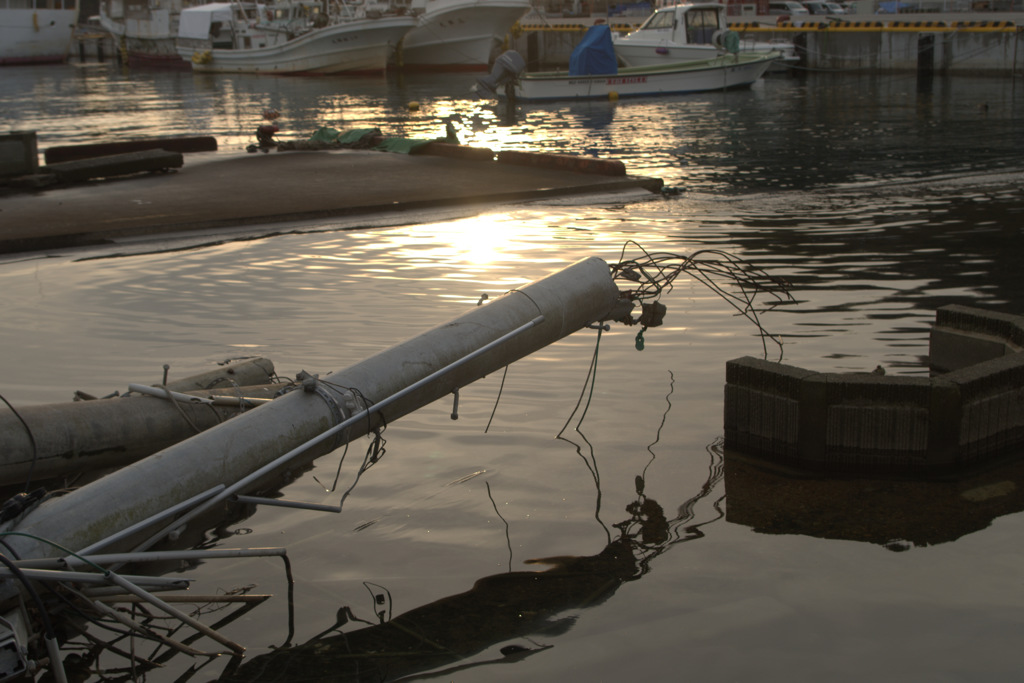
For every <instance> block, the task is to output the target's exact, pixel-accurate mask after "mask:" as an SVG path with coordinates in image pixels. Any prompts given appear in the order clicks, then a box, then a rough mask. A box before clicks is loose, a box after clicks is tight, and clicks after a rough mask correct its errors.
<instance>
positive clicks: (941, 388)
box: [724, 306, 1024, 477]
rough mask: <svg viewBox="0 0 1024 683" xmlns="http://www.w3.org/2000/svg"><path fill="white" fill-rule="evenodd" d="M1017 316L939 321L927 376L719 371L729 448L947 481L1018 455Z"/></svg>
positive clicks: (773, 459) (760, 363) (767, 458)
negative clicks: (723, 380)
mask: <svg viewBox="0 0 1024 683" xmlns="http://www.w3.org/2000/svg"><path fill="white" fill-rule="evenodd" d="M1022 341H1024V317H1021V316H1013V315H1006V314H1000V313H993V312H989V311H983V310H980V309H974V308H970V307H966V306H947V307H943V308H941V309H939V310H938V311H937V313H936V323H935V325H934V327H933V331H932V335H931V338H930V349H929V352H930V356H931V358H932V359H934V360H938V361H939V362H940V363H942V365H943V366H945V368H952V369H950V370H949V371H946V370H945V368H943V367H938V368H937V367H935V366H934V363H933V365H932V375H931V376H930V377H890V376H886V375H883V374H875V373H853V374H851V373H821V372H814V371H811V370H806V369H803V368H797V367H793V366H788V365H783V364H781V363H773V362H769V361H764V360H761V359H758V358H751V357H747V358H739V359H736V360H732V361H729V362H728V363H727V364H726V385H725V411H724V427H725V446H726V448H727V449H730V450H733V451H736V452H739V453H743V454H745V455H749V456H751V457H753V458H755V459H759V460H761V461H763V462H765V463H768V464H774V465H778V466H783V467H789V468H796V469H798V470H802V471H808V472H815V473H838V474H871V475H878V474H887V475H898V476H925V477H927V476H947V475H950V474H957V473H960V472H963V471H967V470H970V469H973V468H976V467H978V466H980V465H986V464H989V463H991V462H994V461H997V460H999V459H1002V458H1005V457H1008V456H1011V455H1016V454H1018V453H1020V451H1021V449H1022V448H1024V353H1021V346H1020V344H1021V342H1022Z"/></svg>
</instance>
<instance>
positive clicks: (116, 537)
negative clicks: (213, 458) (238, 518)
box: [78, 484, 225, 555]
mask: <svg viewBox="0 0 1024 683" xmlns="http://www.w3.org/2000/svg"><path fill="white" fill-rule="evenodd" d="M224 488H225V487H224V484H217V485H216V486H214V487H213V488H210V489H207V490H206V491H203V492H202V493H200V494H197V495H195V496H192V497H191V498H189V499H188V500H184V501H182V502H180V503H178V504H177V505H172V506H171V507H169V508H167V509H166V510H163V511H162V512H158V513H156V514H155V515H151V516H149V517H147V518H146V519H144V520H142V521H141V522H136V523H135V524H132V525H131V526H130V527H128V528H126V529H122V530H121V531H118V532H117V533H116V534H111V535H110V536H107V537H106V538H104V539H103V540H102V541H97V542H96V543H93V544H92V545H90V546H87V547H85V548H82V549H81V550H80V551H78V554H79V555H88V554H90V553H95V552H96V551H97V550H100V549H101V548H106V547H107V546H109V545H112V544H114V543H116V542H118V541H120V540H121V539H123V538H125V537H127V536H131V535H132V534H134V533H136V532H138V531H141V530H142V529H145V528H146V527H148V526H150V525H153V524H156V523H157V522H161V521H163V520H164V519H166V518H168V517H171V516H173V515H176V514H178V513H179V512H181V511H182V510H185V509H188V508H190V507H192V506H193V505H196V504H198V503H201V502H202V501H204V500H206V499H207V498H210V497H211V496H214V495H216V494H218V493H219V492H221V491H223V490H224Z"/></svg>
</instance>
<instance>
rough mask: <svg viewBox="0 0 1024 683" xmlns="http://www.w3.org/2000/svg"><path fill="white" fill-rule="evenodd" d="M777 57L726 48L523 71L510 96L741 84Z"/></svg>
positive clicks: (666, 91) (596, 95)
mask: <svg viewBox="0 0 1024 683" xmlns="http://www.w3.org/2000/svg"><path fill="white" fill-rule="evenodd" d="M777 58H778V53H768V54H756V53H751V54H727V55H720V56H718V57H714V58H712V59H705V60H699V61H693V62H683V63H680V64H669V65H665V66H655V67H626V68H623V69H619V71H618V73H615V74H592V75H586V76H569V75H568V74H566V73H565V72H561V73H560V72H534V73H527V74H523V75H522V76H521V77H520V78H519V81H518V83H516V85H515V97H516V99H518V100H521V101H524V102H537V101H543V100H570V99H615V98H619V97H654V96H658V95H682V94H686V93H695V92H707V91H710V90H729V89H734V88H745V87H749V86H750V85H752V84H753V83H754V82H756V81H757V80H758V79H759V78H761V76H763V75H764V74H765V72H766V71H767V70H768V68H769V67H770V66H771V65H772V63H773V62H774V61H775V60H776V59H777ZM499 97H500V94H499Z"/></svg>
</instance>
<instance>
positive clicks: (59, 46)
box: [0, 8, 78, 65]
mask: <svg viewBox="0 0 1024 683" xmlns="http://www.w3.org/2000/svg"><path fill="white" fill-rule="evenodd" d="M77 21H78V9H10V8H4V9H0V64H11V65H13V64H45V63H52V62H63V61H65V60H66V59H67V57H68V51H69V50H70V49H71V39H72V37H73V35H74V30H75V22H77Z"/></svg>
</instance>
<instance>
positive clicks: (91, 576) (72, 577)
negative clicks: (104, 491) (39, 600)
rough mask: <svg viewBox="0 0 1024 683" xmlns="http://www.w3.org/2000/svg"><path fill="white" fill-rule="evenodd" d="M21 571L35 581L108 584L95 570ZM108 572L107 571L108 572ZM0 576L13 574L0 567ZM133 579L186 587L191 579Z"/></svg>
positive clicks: (146, 582)
mask: <svg viewBox="0 0 1024 683" xmlns="http://www.w3.org/2000/svg"><path fill="white" fill-rule="evenodd" d="M21 572H22V573H23V574H24V575H25V576H26V577H28V578H30V579H33V580H35V581H70V582H72V583H91V584H108V583H110V581H109V580H108V577H107V574H99V573H96V572H66V571H55V570H53V569H22V570H21ZM108 573H109V572H108ZM0 576H2V577H4V578H13V577H14V574H12V573H10V572H9V571H7V570H6V569H0ZM131 578H132V580H133V581H136V582H137V583H141V584H144V585H149V586H177V587H178V588H188V584H189V583H190V582H191V581H192V579H181V578H178V579H173V578H169V577H166V576H132V577H131Z"/></svg>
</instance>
